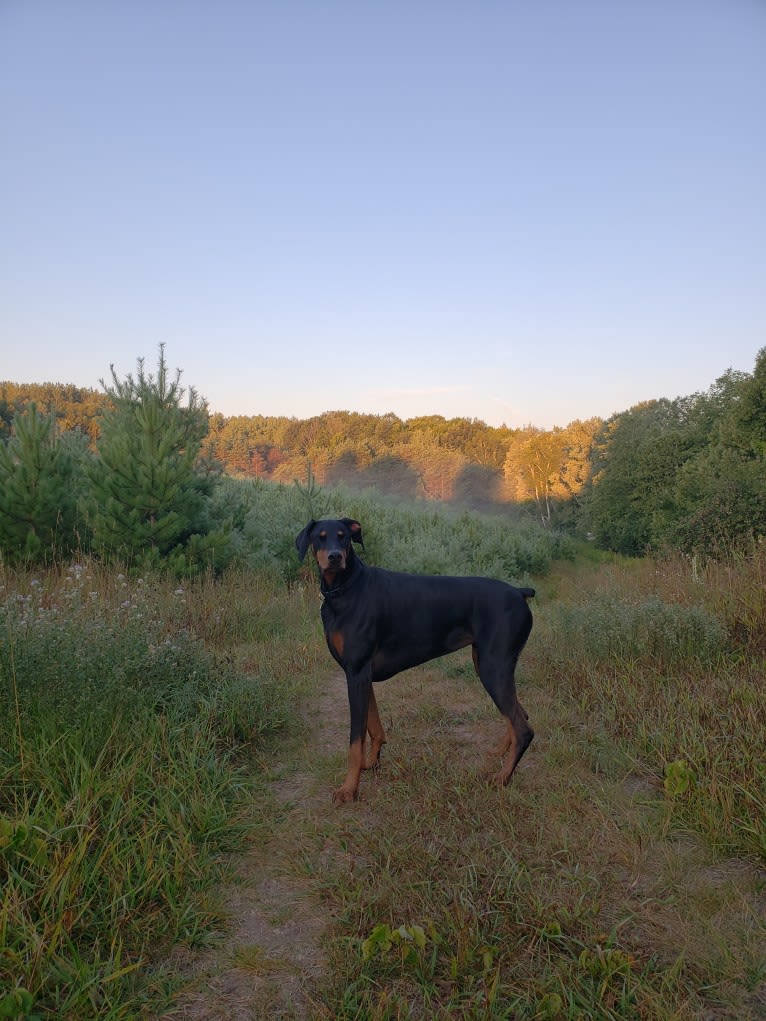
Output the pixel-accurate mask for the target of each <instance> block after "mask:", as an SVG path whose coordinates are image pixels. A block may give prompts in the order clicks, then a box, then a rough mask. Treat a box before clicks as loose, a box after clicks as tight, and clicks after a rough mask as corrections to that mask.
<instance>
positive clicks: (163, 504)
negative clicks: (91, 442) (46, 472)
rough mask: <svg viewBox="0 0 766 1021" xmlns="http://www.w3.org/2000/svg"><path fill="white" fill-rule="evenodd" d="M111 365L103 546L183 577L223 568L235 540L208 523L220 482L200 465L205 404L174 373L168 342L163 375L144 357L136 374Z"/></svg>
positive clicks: (99, 497)
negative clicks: (229, 543)
mask: <svg viewBox="0 0 766 1021" xmlns="http://www.w3.org/2000/svg"><path fill="white" fill-rule="evenodd" d="M110 368H111V373H112V385H111V386H107V385H106V383H104V381H103V380H102V381H101V385H102V386H103V387H104V390H105V391H106V394H107V397H108V398H109V402H110V406H109V408H108V409H107V410H106V412H105V413H104V414H103V416H102V419H101V423H100V435H99V439H98V443H97V450H98V455H99V457H98V458H97V459H96V461H95V462H94V465H93V468H92V470H91V473H90V479H91V500H90V514H91V525H92V529H93V545H94V549H95V551H96V552H97V553H100V554H103V555H106V556H108V557H112V558H118V559H121V560H125V561H128V562H132V563H136V564H139V565H141V566H145V565H156V566H159V565H161V564H163V563H164V564H165V565H168V566H170V567H172V569H173V570H175V571H176V572H177V573H181V574H183V573H188V572H189V571H192V570H195V569H198V568H200V567H202V566H204V564H205V563H209V564H211V565H212V566H215V567H219V566H221V562H222V557H224V556H225V549H226V546H227V537H226V534H225V531H223V530H221V529H217V530H216V529H215V528H213V526H212V524H211V522H210V521H209V520H208V513H207V512H208V504H209V494H210V489H211V485H212V480H211V476H210V475H209V474H207V473H205V472H204V471H203V470H202V466H201V464H200V463H199V452H200V448H201V445H202V440H203V439H204V437H205V435H206V433H207V428H208V416H207V405H206V403H205V401H204V400H202V399H201V398H200V397H199V396H198V394H197V392H196V390H195V389H194V388H193V387H191V388H189V390H188V393H187V391H186V390H185V388H183V387H182V386H181V383H180V380H181V372H180V370H176V374H175V378H170V376H169V374H168V369H167V365H166V362H165V351H164V345H161V346H160V355H159V363H158V368H157V374H156V376H154V375H151V374H147V373H146V371H145V369H144V360H143V359H142V358H141V359H139V360H138V371H137V374H136V376H135V377H134V376H133V375H130V374H129V375H128V376H127V378H126V379H125V380H120V379H118V377H117V375H116V373H115V371H114V366H111V367H110ZM185 395H186V403H185V404H184V403H183V401H184V396H185Z"/></svg>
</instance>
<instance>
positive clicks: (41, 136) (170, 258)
mask: <svg viewBox="0 0 766 1021" xmlns="http://www.w3.org/2000/svg"><path fill="white" fill-rule="evenodd" d="M0 147H1V150H2V152H1V155H0V379H10V380H13V381H15V382H43V381H53V382H71V383H75V384H77V385H80V386H89V387H94V388H98V387H99V379H100V378H102V377H106V378H109V366H110V364H111V363H114V365H115V369H116V370H117V372H118V374H119V375H120V376H124V375H125V374H126V373H128V372H131V371H133V370H134V369H135V365H136V359H137V358H138V357H139V356H145V358H146V362H147V366H148V367H149V368H153V367H154V365H155V364H156V357H157V350H158V346H159V344H160V343H165V344H166V356H167V360H168V362H169V363H170V365H171V367H173V368H175V367H180V368H181V369H182V370H183V381H184V382H185V383H186V384H189V385H193V386H195V387H196V388H197V390H198V391H199V392H200V393H201V394H202V396H204V397H205V398H206V399H207V400H208V402H209V404H210V407H211V410H213V411H221V412H223V413H224V414H226V415H233V414H243V415H253V414H266V415H276V414H285V415H291V416H296V417H298V418H305V417H308V416H310V415H314V414H318V413H320V412H322V411H327V410H333V409H345V410H349V411H364V412H371V413H374V414H382V413H385V412H387V411H393V412H395V413H396V414H397V415H399V416H400V417H402V418H410V417H412V416H414V415H420V414H442V415H445V416H447V417H453V416H457V415H464V416H469V417H475V418H480V419H483V420H484V421H486V422H488V423H490V424H492V425H499V424H501V423H502V422H505V423H507V424H508V425H512V426H519V425H524V424H527V423H532V424H535V425H539V426H544V427H551V426H553V425H566V424H567V423H568V422H570V421H571V420H573V419H575V418H587V417H590V416H592V415H600V416H602V417H607V416H609V415H610V414H612V413H613V412H615V411H623V410H626V409H627V408H629V407H631V406H632V405H633V404H635V403H637V402H639V401H642V400H647V399H650V398H654V397H675V396H678V395H686V394H691V393H694V392H695V391H698V390H704V389H707V387H708V386H709V385H710V384H711V383H713V382H714V380H715V379H716V378H718V377H719V376H720V375H722V374H723V373H724V372H725V371H726V370H727V369H728V368H729V367H731V368H734V369H741V370H744V371H747V372H750V371H752V368H753V365H754V362H755V356H756V354H757V352H758V350H759V349H760V348H761V347H763V346H764V345H766V328H765V327H766V2H764V0H463V2H454V0H378V2H373V0H268V2H267V0H250V2H246V0H241V2H237V0H216V2H212V0H204V2H202V0H162V2H159V0H106V2H103V0H89V2H85V0H66V2H61V0H0Z"/></svg>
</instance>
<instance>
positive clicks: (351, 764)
mask: <svg viewBox="0 0 766 1021" xmlns="http://www.w3.org/2000/svg"><path fill="white" fill-rule="evenodd" d="M363 764H364V747H363V741H362V738H359V740H358V741H354V743H353V744H351V745H349V749H348V772H347V773H346V779H345V780H344V781H343V783H342V784H341V786H340V787H339V788H338V789H337V791H335V793H334V794H333V796H332V800H333V802H334V803H335V804H336V805H340V804H343V803H344V802H346V801H356V799H357V798H358V797H359V776H360V775H361V772H362V766H363Z"/></svg>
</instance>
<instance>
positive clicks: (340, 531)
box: [295, 518, 364, 575]
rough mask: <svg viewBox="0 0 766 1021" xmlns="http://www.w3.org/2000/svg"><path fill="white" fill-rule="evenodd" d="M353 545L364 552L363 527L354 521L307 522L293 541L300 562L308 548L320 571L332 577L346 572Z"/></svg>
mask: <svg viewBox="0 0 766 1021" xmlns="http://www.w3.org/2000/svg"><path fill="white" fill-rule="evenodd" d="M353 542H358V543H359V545H360V546H361V547H362V549H364V542H363V541H362V526H361V525H360V524H359V522H358V521H354V519H353V518H323V519H322V520H321V521H314V520H311V521H309V523H308V524H307V525H306V527H305V528H304V529H303V530H302V531H301V532H299V533H298V535H297V536H296V537H295V548H296V549H297V550H298V557H299V558H300V559H301V560H303V558H304V557H305V556H306V554H307V553H308V551H309V548H311V550H312V551H313V553H314V556H315V557H316V562H317V564H318V565H319V569H320V571H322V573H323V574H331V575H335V574H339V573H340V572H341V571H345V570H346V567H347V566H348V564H349V563H350V561H351V560H352V559H353V556H354V549H353V546H352V545H351V544H352V543H353Z"/></svg>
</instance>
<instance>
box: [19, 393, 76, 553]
mask: <svg viewBox="0 0 766 1021" xmlns="http://www.w3.org/2000/svg"><path fill="white" fill-rule="evenodd" d="M13 425H14V434H13V436H12V437H11V438H10V440H8V442H7V443H0V548H1V549H2V550H3V553H4V555H5V556H6V557H7V558H8V559H9V560H11V561H13V562H23V561H26V562H49V561H51V560H52V559H54V558H55V557H57V556H63V555H66V554H68V553H70V552H71V551H72V550H73V549H74V548H76V546H77V544H78V533H77V497H78V493H79V491H80V488H81V485H82V463H83V460H84V459H85V457H86V456H87V455H86V452H85V440H84V439H81V438H80V437H77V436H73V435H69V436H66V437H63V438H62V437H59V435H58V434H57V432H56V430H55V426H54V422H53V418H52V416H50V415H40V414H39V413H38V411H37V407H36V405H35V404H34V402H33V403H31V404H30V405H29V406H28V407H27V409H26V411H25V412H24V413H23V414H22V415H17V416H16V418H15V419H14V423H13Z"/></svg>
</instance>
